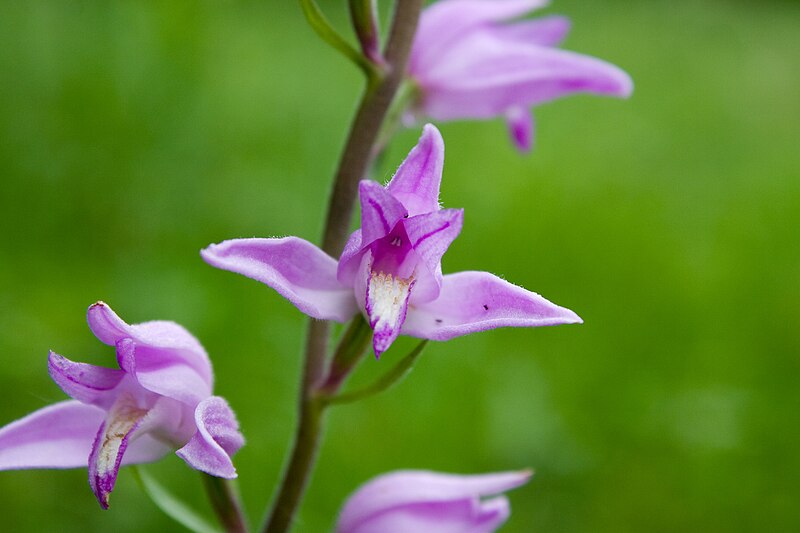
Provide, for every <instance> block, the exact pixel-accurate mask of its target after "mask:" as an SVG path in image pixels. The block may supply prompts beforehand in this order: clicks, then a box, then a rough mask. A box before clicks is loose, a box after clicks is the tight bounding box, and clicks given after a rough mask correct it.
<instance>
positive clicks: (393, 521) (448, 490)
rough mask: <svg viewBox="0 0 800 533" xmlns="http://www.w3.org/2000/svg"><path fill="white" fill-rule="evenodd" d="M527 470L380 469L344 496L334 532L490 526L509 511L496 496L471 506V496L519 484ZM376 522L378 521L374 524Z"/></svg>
mask: <svg viewBox="0 0 800 533" xmlns="http://www.w3.org/2000/svg"><path fill="white" fill-rule="evenodd" d="M530 476H531V473H530V472H528V471H522V472H505V473H497V474H484V475H476V476H462V475H452V474H441V473H437V472H426V471H412V470H409V471H398V472H392V473H389V474H385V475H383V476H380V477H378V478H375V479H373V480H372V481H370V482H368V483H366V484H365V485H363V486H361V488H359V489H358V490H357V491H356V492H355V493H354V494H353V495H352V496H351V497H350V498H349V499H348V501H347V503H346V504H345V506H344V508H343V509H342V513H341V515H340V517H339V522H338V526H337V532H339V533H367V532H368V531H381V532H382V533H383V532H385V533H395V532H404V531H436V530H437V528H436V526H437V525H439V526H440V527H441V526H446V525H450V526H451V527H453V526H458V525H460V526H462V527H464V529H460V528H456V527H453V529H452V531H464V532H467V531H469V532H473V531H491V529H488V528H486V526H487V525H488V524H491V523H492V522H495V523H496V522H497V521H498V519H499V518H502V519H503V520H504V519H505V518H506V517H507V516H508V515H507V513H505V515H504V514H503V509H502V503H498V502H494V503H489V505H488V506H487V507H485V508H479V509H478V510H477V511H478V512H475V511H476V509H475V505H476V503H477V502H476V500H477V499H478V498H479V497H481V496H490V495H493V494H498V493H501V492H503V491H506V490H509V489H512V488H515V487H518V486H520V485H522V484H524V483H526V482H527V481H528V480H529V479H530ZM486 503H488V502H486ZM423 505H424V506H425V507H422V506H423ZM415 506H416V507H415ZM506 510H507V509H506ZM428 511H435V512H428ZM476 515H477V516H476ZM386 518H388V520H385V519H386ZM499 522H500V523H502V520H500V521H499ZM378 524H380V525H381V526H382V527H380V528H379V527H375V526H377V525H378ZM412 525H413V526H415V527H410V526H412ZM470 526H471V527H470ZM448 531H450V529H448Z"/></svg>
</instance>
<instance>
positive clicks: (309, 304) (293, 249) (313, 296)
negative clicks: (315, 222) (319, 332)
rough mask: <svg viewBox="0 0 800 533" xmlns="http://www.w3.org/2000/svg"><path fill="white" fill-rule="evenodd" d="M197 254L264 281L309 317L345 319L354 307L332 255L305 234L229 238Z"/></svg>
mask: <svg viewBox="0 0 800 533" xmlns="http://www.w3.org/2000/svg"><path fill="white" fill-rule="evenodd" d="M200 255H202V256H203V259H204V260H205V261H206V262H207V263H208V264H210V265H212V266H215V267H217V268H221V269H223V270H230V271H231V272H237V273H239V274H243V275H245V276H247V277H249V278H253V279H255V280H257V281H260V282H262V283H266V284H267V285H269V286H270V287H272V288H273V289H275V290H276V291H278V293H279V294H280V295H281V296H283V297H284V298H286V299H288V300H289V301H290V302H292V303H293V304H294V305H295V306H296V307H297V308H298V309H300V311H302V312H303V313H305V314H307V315H309V316H311V317H314V318H318V319H321V320H335V321H337V322H346V321H347V320H349V319H350V318H352V317H353V315H355V314H356V312H357V308H356V305H355V302H354V300H353V295H352V292H351V288H350V287H346V286H345V285H342V284H341V283H339V281H338V280H337V279H336V269H337V263H336V260H335V259H333V258H331V257H330V256H328V255H327V254H326V253H325V252H323V251H322V250H320V249H319V248H317V247H316V246H314V245H313V244H311V243H310V242H308V241H305V240H303V239H300V238H297V237H284V238H282V239H233V240H229V241H224V242H222V243H220V244H212V245H211V246H209V247H208V248H206V249H205V250H203V251H201V252H200Z"/></svg>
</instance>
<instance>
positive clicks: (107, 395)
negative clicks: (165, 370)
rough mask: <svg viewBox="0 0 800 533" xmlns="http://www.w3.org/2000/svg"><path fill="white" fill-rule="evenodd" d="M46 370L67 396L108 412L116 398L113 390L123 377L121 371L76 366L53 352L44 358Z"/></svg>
mask: <svg viewBox="0 0 800 533" xmlns="http://www.w3.org/2000/svg"><path fill="white" fill-rule="evenodd" d="M47 370H48V372H49V373H50V377H51V378H53V381H55V382H56V384H58V386H59V387H61V389H62V390H63V391H64V392H66V393H67V394H68V395H69V396H71V397H73V398H75V399H76V400H80V401H81V402H83V403H87V404H92V405H96V406H97V407H100V408H102V409H110V408H111V405H112V404H113V403H114V400H115V399H116V396H117V391H116V390H115V389H116V388H117V386H118V385H119V384H120V382H121V381H122V379H123V378H124V377H125V372H124V371H122V370H117V369H112V368H104V367H101V366H95V365H89V364H86V363H75V362H73V361H70V360H69V359H67V358H66V357H63V356H61V355H58V354H57V353H55V352H50V355H49V356H48V358H47Z"/></svg>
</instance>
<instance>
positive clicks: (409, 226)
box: [403, 209, 464, 303]
mask: <svg viewBox="0 0 800 533" xmlns="http://www.w3.org/2000/svg"><path fill="white" fill-rule="evenodd" d="M463 222H464V210H463V209H442V210H440V211H433V212H431V213H426V214H424V215H419V216H416V217H411V218H409V219H407V220H405V221H404V223H403V224H404V226H405V230H406V234H407V236H408V238H409V240H410V241H411V246H412V247H413V249H414V251H415V252H416V254H417V255H418V256H419V258H420V260H421V263H422V265H423V268H424V269H425V270H426V272H424V273H423V272H420V269H419V268H417V274H416V278H417V281H416V283H415V284H414V298H413V299H412V300H411V301H412V302H414V303H416V302H424V301H430V300H434V299H435V298H436V297H438V296H439V291H440V288H441V285H442V256H443V255H444V253H445V252H446V251H447V249H448V248H449V247H450V244H451V243H452V242H453V241H454V240H455V238H456V237H458V234H459V233H461V226H462V225H463Z"/></svg>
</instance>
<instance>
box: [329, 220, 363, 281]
mask: <svg viewBox="0 0 800 533" xmlns="http://www.w3.org/2000/svg"><path fill="white" fill-rule="evenodd" d="M361 235H362V234H361V228H359V229H357V230H355V231H354V232H353V233H352V235H350V238H349V239H347V242H346V243H345V245H344V250H343V251H342V256H341V257H340V258H339V265H338V266H337V267H336V279H337V280H339V283H341V284H342V285H345V286H347V287H349V286H352V285H353V280H354V278H355V276H356V273H357V272H358V267H359V265H360V264H361V257H362V256H363V255H364V252H365V250H366V249H367V248H366V246H364V245H363V241H364V239H363V238H362V236H361Z"/></svg>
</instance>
